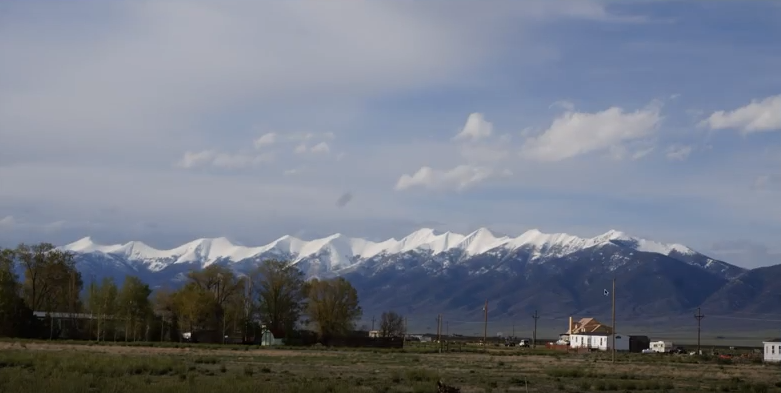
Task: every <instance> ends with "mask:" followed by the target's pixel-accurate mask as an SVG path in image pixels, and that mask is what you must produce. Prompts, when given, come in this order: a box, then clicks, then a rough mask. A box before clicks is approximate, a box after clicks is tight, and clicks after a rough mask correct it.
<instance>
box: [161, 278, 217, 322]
mask: <svg viewBox="0 0 781 393" xmlns="http://www.w3.org/2000/svg"><path fill="white" fill-rule="evenodd" d="M172 296H173V299H172V302H173V306H174V309H175V310H176V315H177V316H178V317H179V320H180V323H181V326H182V327H186V328H187V330H189V331H190V332H196V331H198V330H211V329H215V328H216V325H217V323H216V322H217V308H218V307H217V302H216V300H215V299H214V296H213V294H211V293H209V292H207V291H205V290H203V289H201V288H200V287H199V286H198V285H197V284H195V283H192V282H191V283H187V284H186V285H185V286H184V287H182V288H181V289H179V290H178V291H176V292H174V293H173V295H172Z"/></svg>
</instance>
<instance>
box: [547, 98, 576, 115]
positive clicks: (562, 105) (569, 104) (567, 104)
mask: <svg viewBox="0 0 781 393" xmlns="http://www.w3.org/2000/svg"><path fill="white" fill-rule="evenodd" d="M555 107H559V108H563V109H564V110H566V111H568V112H571V111H573V110H575V104H573V103H572V102H571V101H567V100H559V101H556V102H554V103H552V104H550V106H548V109H551V108H555Z"/></svg>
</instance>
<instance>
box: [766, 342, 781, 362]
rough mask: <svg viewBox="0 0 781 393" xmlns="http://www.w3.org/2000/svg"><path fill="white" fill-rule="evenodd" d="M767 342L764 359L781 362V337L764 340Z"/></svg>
mask: <svg viewBox="0 0 781 393" xmlns="http://www.w3.org/2000/svg"><path fill="white" fill-rule="evenodd" d="M763 344H765V353H764V360H765V361H766V362H774V363H777V362H781V338H777V339H774V340H770V341H765V342H763Z"/></svg>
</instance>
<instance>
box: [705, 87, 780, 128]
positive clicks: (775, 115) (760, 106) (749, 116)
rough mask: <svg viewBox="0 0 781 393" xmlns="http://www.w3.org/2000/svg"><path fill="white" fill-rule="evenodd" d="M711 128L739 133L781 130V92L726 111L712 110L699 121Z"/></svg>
mask: <svg viewBox="0 0 781 393" xmlns="http://www.w3.org/2000/svg"><path fill="white" fill-rule="evenodd" d="M700 125H701V126H707V127H710V129H712V130H720V129H730V128H731V129H737V130H739V131H740V133H741V134H743V135H746V134H751V133H755V132H767V131H778V130H781V94H779V95H777V96H771V97H767V98H765V99H763V100H761V101H759V100H751V103H749V104H748V105H746V106H743V107H740V108H738V109H735V110H732V111H729V112H726V111H717V112H713V113H712V114H711V115H710V116H708V118H707V119H705V120H703V121H702V122H701V123H700Z"/></svg>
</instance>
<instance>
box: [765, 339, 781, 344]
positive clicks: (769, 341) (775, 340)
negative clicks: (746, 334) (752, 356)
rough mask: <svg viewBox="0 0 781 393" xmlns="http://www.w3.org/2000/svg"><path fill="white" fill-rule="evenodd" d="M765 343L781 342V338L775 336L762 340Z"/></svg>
mask: <svg viewBox="0 0 781 393" xmlns="http://www.w3.org/2000/svg"><path fill="white" fill-rule="evenodd" d="M762 342H763V343H768V344H769V343H781V338H774V339H772V340H766V341H762Z"/></svg>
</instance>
